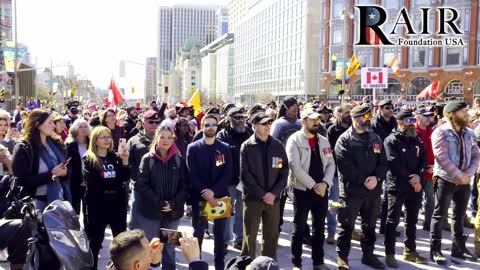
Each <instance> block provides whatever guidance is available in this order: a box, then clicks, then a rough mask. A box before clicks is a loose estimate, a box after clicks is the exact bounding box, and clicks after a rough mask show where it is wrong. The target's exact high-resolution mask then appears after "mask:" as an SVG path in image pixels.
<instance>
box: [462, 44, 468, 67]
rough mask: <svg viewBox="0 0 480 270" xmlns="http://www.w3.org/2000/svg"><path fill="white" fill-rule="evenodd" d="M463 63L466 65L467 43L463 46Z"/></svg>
mask: <svg viewBox="0 0 480 270" xmlns="http://www.w3.org/2000/svg"><path fill="white" fill-rule="evenodd" d="M462 58H463V65H465V66H466V65H468V45H466V46H465V47H463V57H462Z"/></svg>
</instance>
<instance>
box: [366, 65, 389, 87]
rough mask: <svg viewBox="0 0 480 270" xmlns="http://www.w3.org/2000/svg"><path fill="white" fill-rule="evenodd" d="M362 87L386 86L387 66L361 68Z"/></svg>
mask: <svg viewBox="0 0 480 270" xmlns="http://www.w3.org/2000/svg"><path fill="white" fill-rule="evenodd" d="M361 85H362V89H366V88H388V68H372V67H364V68H362V81H361Z"/></svg>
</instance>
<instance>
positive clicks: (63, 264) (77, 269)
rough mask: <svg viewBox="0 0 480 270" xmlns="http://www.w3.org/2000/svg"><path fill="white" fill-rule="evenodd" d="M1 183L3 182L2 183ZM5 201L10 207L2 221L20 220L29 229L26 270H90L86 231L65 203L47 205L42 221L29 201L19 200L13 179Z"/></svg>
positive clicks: (18, 188)
mask: <svg viewBox="0 0 480 270" xmlns="http://www.w3.org/2000/svg"><path fill="white" fill-rule="evenodd" d="M2 180H3V179H2ZM11 182H12V184H11V187H10V190H9V192H8V193H7V199H8V200H9V201H10V202H11V203H10V207H9V208H8V209H7V210H6V211H5V213H4V214H3V215H2V216H3V218H23V220H24V222H26V224H28V226H29V227H30V228H31V229H32V237H31V238H30V239H29V240H28V246H29V249H28V253H27V264H26V267H25V269H26V270H56V269H59V270H87V269H92V266H93V255H92V252H91V250H90V248H89V245H88V240H87V236H86V233H85V231H84V230H83V228H82V227H81V226H80V222H79V220H78V216H77V214H76V212H75V210H73V207H72V205H71V204H70V203H69V202H68V201H62V200H55V201H53V202H52V203H51V204H50V205H48V206H47V207H46V208H45V210H44V211H43V213H42V214H41V218H39V217H38V215H37V213H36V211H35V203H34V200H33V199H32V198H30V197H25V198H23V199H18V198H17V197H18V195H14V194H21V193H22V188H21V187H17V186H16V184H15V182H16V181H15V179H13V180H12V181H11Z"/></svg>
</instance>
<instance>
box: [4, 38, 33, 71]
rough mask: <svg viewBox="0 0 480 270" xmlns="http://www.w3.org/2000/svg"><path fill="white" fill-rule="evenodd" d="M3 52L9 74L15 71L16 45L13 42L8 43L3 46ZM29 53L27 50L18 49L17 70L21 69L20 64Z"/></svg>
mask: <svg viewBox="0 0 480 270" xmlns="http://www.w3.org/2000/svg"><path fill="white" fill-rule="evenodd" d="M2 50H3V61H4V62H5V70H6V71H8V72H14V71H15V44H14V43H13V42H12V41H8V42H6V43H5V45H4V46H2ZM26 53H27V49H26V48H21V47H18V48H17V61H18V62H17V68H19V67H20V64H21V63H22V61H23V58H25V54H26Z"/></svg>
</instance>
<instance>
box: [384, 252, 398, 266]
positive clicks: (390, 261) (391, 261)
mask: <svg viewBox="0 0 480 270" xmlns="http://www.w3.org/2000/svg"><path fill="white" fill-rule="evenodd" d="M385 264H386V265H387V266H388V267H390V268H398V263H397V259H395V254H389V255H387V256H385Z"/></svg>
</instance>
